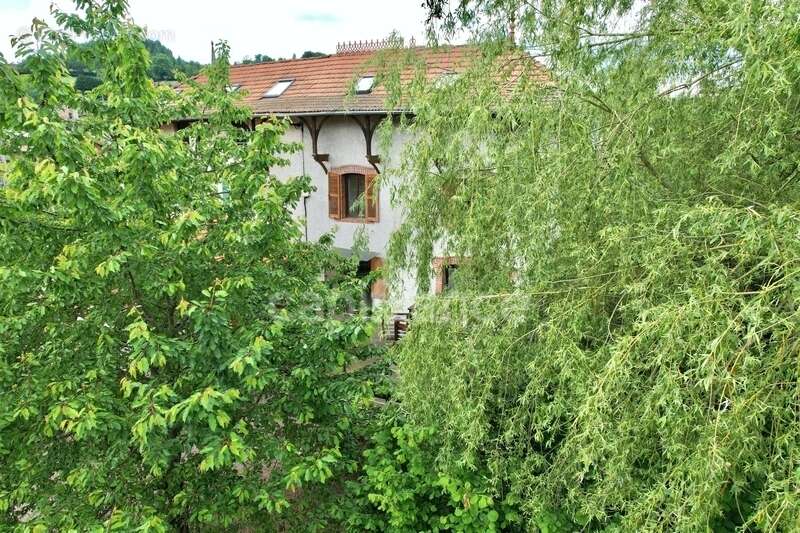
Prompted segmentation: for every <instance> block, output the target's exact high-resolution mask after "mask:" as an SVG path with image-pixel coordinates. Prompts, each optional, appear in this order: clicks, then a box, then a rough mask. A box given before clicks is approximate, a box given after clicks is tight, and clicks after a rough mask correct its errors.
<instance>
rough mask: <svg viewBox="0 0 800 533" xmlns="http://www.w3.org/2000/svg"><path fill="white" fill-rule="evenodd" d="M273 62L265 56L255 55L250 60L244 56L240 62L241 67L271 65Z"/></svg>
mask: <svg viewBox="0 0 800 533" xmlns="http://www.w3.org/2000/svg"><path fill="white" fill-rule="evenodd" d="M272 61H275V60H274V59H272V58H271V57H270V56H268V55H266V54H256V55H255V57H253V58H250V57H249V56H245V58H244V59H242V61H241V62H240V64H242V65H250V64H252V63H271V62H272Z"/></svg>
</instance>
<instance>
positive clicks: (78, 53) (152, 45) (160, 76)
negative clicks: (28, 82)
mask: <svg viewBox="0 0 800 533" xmlns="http://www.w3.org/2000/svg"><path fill="white" fill-rule="evenodd" d="M144 46H145V48H146V49H147V51H148V52H149V53H150V68H149V70H148V74H149V76H150V78H151V79H152V80H154V81H165V80H174V79H175V74H176V73H179V75H184V76H194V75H195V74H197V73H198V72H200V68H201V65H200V63H198V62H196V61H186V60H184V59H181V58H180V57H178V58H176V57H175V56H174V55H173V54H172V50H170V49H169V48H167V47H166V46H164V45H163V44H161V42H160V41H154V40H152V39H146V40H145V41H144ZM102 51H103V48H102V46H97V45H96V44H95V43H93V42H91V41H90V42H86V43H78V44H76V45H75V46H73V47H71V48H70V49H69V50H68V51H67V57H66V65H67V70H68V71H69V73H70V75H71V76H73V77H74V78H75V88H76V89H77V90H79V91H88V90H90V89H94V88H95V87H97V86H98V85H100V83H101V81H102V80H101V74H100V73H99V72H98V69H100V68H102V59H101V58H98V57H97V56H98V54H99V53H102ZM30 61H31V58H30V57H27V58H25V59H23V60H22V61H20V63H19V64H18V65H17V69H18V70H19V72H20V73H22V74H27V73H28V72H29V71H30V65H29V62H30Z"/></svg>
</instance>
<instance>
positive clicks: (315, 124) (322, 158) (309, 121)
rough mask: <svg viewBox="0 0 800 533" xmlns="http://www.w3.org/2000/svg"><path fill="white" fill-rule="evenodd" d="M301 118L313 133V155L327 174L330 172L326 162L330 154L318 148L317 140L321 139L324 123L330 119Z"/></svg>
mask: <svg viewBox="0 0 800 533" xmlns="http://www.w3.org/2000/svg"><path fill="white" fill-rule="evenodd" d="M300 120H301V121H302V122H303V124H304V125H305V127H306V128H308V132H309V133H310V134H311V155H312V156H313V157H314V161H316V162H317V163H319V166H321V167H322V170H324V171H325V174H327V173H328V167H326V166H325V162H326V161H328V159H329V158H330V154H321V153H319V150H318V149H317V141H318V140H319V132H320V130H322V125H323V124H325V121H326V120H328V117H316V116H311V117H300Z"/></svg>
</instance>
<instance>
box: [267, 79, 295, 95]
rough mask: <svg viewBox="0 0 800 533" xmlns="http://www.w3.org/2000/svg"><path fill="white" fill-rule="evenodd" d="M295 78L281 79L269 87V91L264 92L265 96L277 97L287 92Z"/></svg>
mask: <svg viewBox="0 0 800 533" xmlns="http://www.w3.org/2000/svg"><path fill="white" fill-rule="evenodd" d="M293 81H294V80H280V81H278V82H277V83H275V85H273V86H272V87H270V88H269V90H268V91H267V92H265V93H264V98H277V97H278V96H280V95H282V94H283V93H284V92H286V89H288V88H289V85H291V84H292V82H293Z"/></svg>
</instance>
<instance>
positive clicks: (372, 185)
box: [364, 173, 379, 222]
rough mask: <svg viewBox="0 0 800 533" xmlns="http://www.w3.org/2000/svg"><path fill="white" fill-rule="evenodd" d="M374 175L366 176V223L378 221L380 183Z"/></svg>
mask: <svg viewBox="0 0 800 533" xmlns="http://www.w3.org/2000/svg"><path fill="white" fill-rule="evenodd" d="M375 178H377V176H376V175H375V174H374V173H369V174H367V175H366V176H364V179H365V180H366V184H365V185H366V188H365V192H364V203H365V204H366V217H365V218H366V221H367V222H377V221H378V203H379V202H378V183H377V180H376V179H375Z"/></svg>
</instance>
